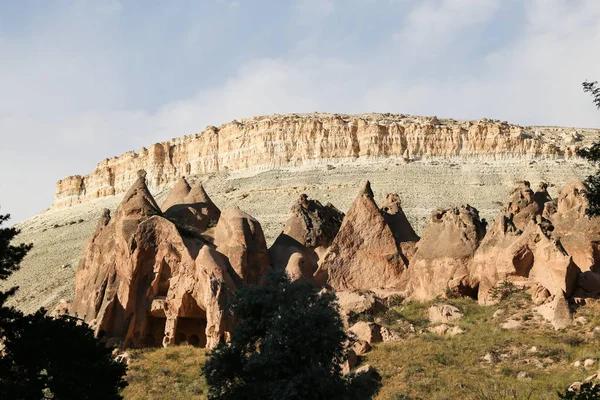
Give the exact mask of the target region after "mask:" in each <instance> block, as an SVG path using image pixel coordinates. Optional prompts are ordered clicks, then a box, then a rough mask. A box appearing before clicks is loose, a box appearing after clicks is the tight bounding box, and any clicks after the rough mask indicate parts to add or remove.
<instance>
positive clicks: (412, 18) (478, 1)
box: [394, 0, 501, 51]
mask: <svg viewBox="0 0 600 400" xmlns="http://www.w3.org/2000/svg"><path fill="white" fill-rule="evenodd" d="M500 5H501V0H423V1H422V2H420V3H418V5H417V6H416V7H415V8H413V9H412V11H411V12H410V14H409V15H408V18H407V23H406V25H405V26H404V27H403V28H402V30H401V31H400V32H398V33H396V34H395V35H394V40H395V41H397V42H401V43H404V44H409V45H412V46H415V47H417V46H426V47H427V49H428V50H429V51H434V50H435V47H441V46H444V45H445V44H447V43H449V42H451V41H452V39H454V36H455V35H456V34H457V33H459V32H461V31H462V30H463V29H465V28H466V27H469V26H471V25H476V24H482V23H485V22H487V21H488V20H490V19H491V18H492V17H493V16H494V13H495V12H496V11H497V10H498V9H499V7H500ZM432 47H433V48H432Z"/></svg>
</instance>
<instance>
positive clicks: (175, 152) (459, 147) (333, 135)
mask: <svg viewBox="0 0 600 400" xmlns="http://www.w3.org/2000/svg"><path fill="white" fill-rule="evenodd" d="M555 130H556V128H545V127H521V126H517V125H511V124H508V123H506V122H499V121H491V120H486V119H483V120H480V121H456V120H450V119H448V120H443V119H437V118H424V117H414V116H408V115H402V114H401V115H392V114H364V115H341V114H308V115H300V114H292V115H272V116H265V117H257V118H251V119H246V120H243V121H233V122H230V123H228V124H225V125H222V126H220V127H218V128H217V127H214V126H209V127H207V128H206V129H205V130H204V132H202V133H200V134H193V135H189V136H185V137H183V138H179V139H172V140H171V141H167V142H162V143H156V144H153V145H152V146H150V147H149V148H147V149H146V148H143V149H142V150H141V151H140V152H139V153H135V152H128V153H125V154H123V155H122V156H120V157H114V158H111V159H106V160H104V161H102V162H100V163H99V164H98V165H97V166H96V168H95V169H94V171H93V172H92V173H91V174H89V175H86V176H81V175H76V176H71V177H68V178H65V179H63V180H61V181H59V182H58V183H57V184H56V197H55V203H54V205H55V206H65V205H71V204H75V203H79V202H85V201H87V200H91V199H95V198H98V197H103V196H111V195H115V194H120V193H124V192H125V191H126V190H127V188H128V187H129V186H130V185H131V184H132V183H133V182H134V181H135V179H136V171H137V170H139V169H144V170H146V171H148V184H149V187H150V188H151V189H152V190H153V191H158V190H163V189H165V188H168V187H170V186H173V185H174V184H175V182H176V181H177V180H178V179H179V177H180V176H190V175H201V174H206V173H213V172H219V171H224V172H227V171H238V170H245V169H248V168H273V167H280V166H293V165H299V164H304V163H310V162H314V161H315V160H334V159H339V160H342V159H357V158H368V157H397V158H398V159H399V160H401V159H402V157H403V155H405V154H406V155H407V157H408V158H410V159H419V158H422V157H456V156H461V157H481V156H483V157H491V158H506V157H546V158H557V157H567V158H568V157H572V156H574V155H575V151H576V149H577V148H578V145H577V144H573V143H572V141H571V140H570V139H571V136H572V135H568V133H573V132H572V131H573V129H564V128H563V129H562V130H560V129H559V132H555ZM534 133H535V134H534ZM565 134H567V135H566V136H565ZM545 135H546V136H551V137H556V138H557V139H556V140H547V139H544V138H545V137H546V136H545ZM408 158H407V159H408Z"/></svg>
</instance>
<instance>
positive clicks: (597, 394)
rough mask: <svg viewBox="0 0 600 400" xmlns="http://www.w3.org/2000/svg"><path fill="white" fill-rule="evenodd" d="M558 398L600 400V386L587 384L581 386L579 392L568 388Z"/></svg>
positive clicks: (566, 399) (565, 399)
mask: <svg viewBox="0 0 600 400" xmlns="http://www.w3.org/2000/svg"><path fill="white" fill-rule="evenodd" d="M558 398H560V399H564V400H600V385H595V384H593V383H592V382H585V383H582V384H581V387H580V388H579V389H578V390H573V389H571V388H568V389H567V390H565V392H564V393H558Z"/></svg>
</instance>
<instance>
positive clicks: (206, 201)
mask: <svg viewBox="0 0 600 400" xmlns="http://www.w3.org/2000/svg"><path fill="white" fill-rule="evenodd" d="M162 210H163V211H164V215H165V217H166V218H168V219H169V220H170V221H172V222H173V223H175V225H176V226H177V227H178V228H179V229H180V230H182V231H183V232H184V233H188V234H196V235H197V234H199V233H202V232H204V231H205V230H206V229H208V228H209V227H213V226H215V225H216V224H217V221H218V220H219V217H220V215H221V211H220V210H219V209H218V208H217V206H216V205H215V204H214V203H213V202H212V200H211V199H210V197H208V194H206V191H205V190H204V188H203V187H202V183H201V182H200V181H198V182H197V183H196V185H194V187H193V188H190V186H189V185H188V183H187V181H186V180H185V178H181V179H180V181H179V183H178V184H177V185H175V187H173V189H172V190H171V192H170V193H169V196H168V197H167V199H166V201H165V202H164V203H163V206H162Z"/></svg>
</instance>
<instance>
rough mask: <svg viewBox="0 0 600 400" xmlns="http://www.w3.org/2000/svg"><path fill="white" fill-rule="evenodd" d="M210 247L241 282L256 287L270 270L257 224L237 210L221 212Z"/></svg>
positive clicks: (261, 232) (262, 238)
mask: <svg viewBox="0 0 600 400" xmlns="http://www.w3.org/2000/svg"><path fill="white" fill-rule="evenodd" d="M214 244H215V246H216V247H217V250H218V251H219V252H220V253H221V254H224V255H225V256H226V257H227V259H228V260H229V263H230V265H231V267H232V269H233V271H235V275H236V276H237V278H238V279H239V280H241V281H244V282H246V283H250V284H257V283H259V282H260V281H261V278H262V277H263V275H264V274H265V273H266V272H267V271H268V270H269V269H270V260H269V253H268V251H267V244H266V241H265V235H264V234H263V230H262V227H261V226H260V223H259V222H258V221H257V220H256V219H254V218H253V217H251V216H250V215H248V214H246V213H245V212H243V211H241V210H240V209H238V208H229V209H227V210H225V211H223V212H222V213H221V218H220V219H219V223H218V224H217V226H216V228H215V240H214Z"/></svg>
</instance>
